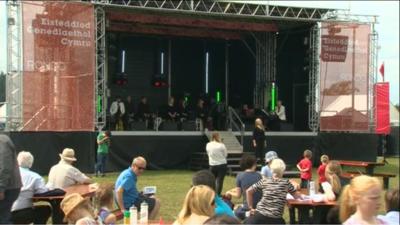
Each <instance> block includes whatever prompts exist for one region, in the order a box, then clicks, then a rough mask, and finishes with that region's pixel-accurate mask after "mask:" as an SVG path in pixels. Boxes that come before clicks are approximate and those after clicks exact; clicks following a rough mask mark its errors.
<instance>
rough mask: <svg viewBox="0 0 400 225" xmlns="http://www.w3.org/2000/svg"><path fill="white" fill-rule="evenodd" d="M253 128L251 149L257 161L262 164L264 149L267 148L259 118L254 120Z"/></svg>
mask: <svg viewBox="0 0 400 225" xmlns="http://www.w3.org/2000/svg"><path fill="white" fill-rule="evenodd" d="M254 125H255V128H254V131H253V147H254V150H255V155H256V158H257V160H259V161H260V162H262V159H263V156H264V149H265V147H266V146H267V143H266V138H265V128H264V125H263V122H262V120H261V119H260V118H257V119H256V120H255V123H254Z"/></svg>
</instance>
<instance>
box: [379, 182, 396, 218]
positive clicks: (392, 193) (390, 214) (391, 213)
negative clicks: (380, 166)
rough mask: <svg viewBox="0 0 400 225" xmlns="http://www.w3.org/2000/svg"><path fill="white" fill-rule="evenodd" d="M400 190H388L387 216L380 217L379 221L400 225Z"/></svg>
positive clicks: (386, 198) (386, 197)
mask: <svg viewBox="0 0 400 225" xmlns="http://www.w3.org/2000/svg"><path fill="white" fill-rule="evenodd" d="M399 203H400V202H399V188H398V187H397V188H396V189H391V190H387V191H386V194H385V205H386V212H387V213H386V215H379V216H378V219H381V220H383V221H385V222H387V223H388V224H399V221H400V218H399V211H400V204H399Z"/></svg>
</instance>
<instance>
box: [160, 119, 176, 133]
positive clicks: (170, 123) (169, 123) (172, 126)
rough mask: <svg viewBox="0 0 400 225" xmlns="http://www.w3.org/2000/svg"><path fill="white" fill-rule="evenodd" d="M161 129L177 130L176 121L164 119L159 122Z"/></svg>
mask: <svg viewBox="0 0 400 225" xmlns="http://www.w3.org/2000/svg"><path fill="white" fill-rule="evenodd" d="M161 129H162V130H165V131H177V130H178V123H176V122H174V121H164V122H162V124H161Z"/></svg>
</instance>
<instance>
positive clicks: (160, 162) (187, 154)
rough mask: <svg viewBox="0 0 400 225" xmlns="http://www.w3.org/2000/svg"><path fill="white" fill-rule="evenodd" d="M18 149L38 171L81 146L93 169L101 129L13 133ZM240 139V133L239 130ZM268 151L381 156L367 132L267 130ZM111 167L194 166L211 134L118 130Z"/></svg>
mask: <svg viewBox="0 0 400 225" xmlns="http://www.w3.org/2000/svg"><path fill="white" fill-rule="evenodd" d="M7 134H8V135H10V137H11V139H12V140H13V141H14V143H15V145H16V147H17V150H18V151H22V150H25V151H30V152H32V154H33V155H34V157H35V162H34V165H33V168H32V169H33V170H34V171H37V172H39V173H40V174H44V175H45V174H47V173H48V172H49V170H50V167H51V166H52V165H54V164H56V163H57V162H58V161H59V155H58V154H59V153H61V151H62V149H63V148H66V147H70V148H73V149H75V152H76V155H77V158H78V161H77V162H76V166H77V167H78V168H79V169H81V170H82V171H84V172H87V173H92V172H93V168H94V164H95V158H96V136H97V133H96V132H10V133H7ZM234 134H235V135H236V137H237V138H238V139H240V132H234ZM266 137H267V149H266V150H267V151H269V150H274V151H276V152H277V153H278V155H279V157H281V158H282V159H284V160H285V162H286V163H287V164H289V165H295V164H296V163H297V162H298V161H299V160H300V159H301V158H302V154H303V151H304V149H311V150H312V151H313V153H314V158H313V159H314V160H313V161H314V165H315V166H318V165H319V157H320V155H321V154H328V155H329V156H330V157H331V158H332V159H347V160H362V161H375V159H376V156H377V150H376V149H377V136H376V135H375V134H366V133H322V132H321V133H313V132H266ZM111 141H112V143H111V151H110V155H109V159H108V165H107V168H108V171H121V170H122V169H124V168H127V167H128V166H129V165H130V163H131V160H132V158H133V157H135V156H139V155H142V156H144V157H145V158H146V159H147V160H148V163H149V165H148V167H149V169H188V168H189V163H190V161H191V158H192V155H193V154H194V153H196V152H202V151H205V146H206V143H207V142H208V139H207V137H206V135H205V134H204V133H203V132H196V131H190V132H188V131H186V132H185V131H159V132H152V131H114V132H112V138H111ZM251 141H252V132H246V133H245V136H244V145H243V146H244V152H251V151H252V147H251Z"/></svg>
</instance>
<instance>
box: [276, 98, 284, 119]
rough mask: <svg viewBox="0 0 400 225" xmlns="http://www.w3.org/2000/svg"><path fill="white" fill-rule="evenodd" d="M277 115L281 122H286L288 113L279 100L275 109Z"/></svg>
mask: <svg viewBox="0 0 400 225" xmlns="http://www.w3.org/2000/svg"><path fill="white" fill-rule="evenodd" d="M275 113H276V115H277V116H278V118H279V120H280V121H286V111H285V106H283V105H282V101H281V100H278V102H277V104H276V108H275Z"/></svg>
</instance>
